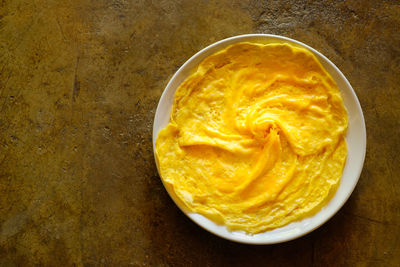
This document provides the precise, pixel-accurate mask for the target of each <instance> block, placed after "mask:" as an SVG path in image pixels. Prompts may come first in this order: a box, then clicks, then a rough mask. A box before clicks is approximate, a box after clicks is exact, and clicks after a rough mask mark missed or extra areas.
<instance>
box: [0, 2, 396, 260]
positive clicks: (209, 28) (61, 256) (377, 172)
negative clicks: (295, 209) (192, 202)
mask: <svg viewBox="0 0 400 267" xmlns="http://www.w3.org/2000/svg"><path fill="white" fill-rule="evenodd" d="M399 29H400V4H399V2H398V1H374V0H368V1H319V2H316V1H305V0H301V1H296V2H291V1H280V2H278V1H266V2H258V1H211V0H210V1H207V0H204V1H177V0H172V1H167V0H161V1H157V0H153V1H143V0H137V1H125V0H114V1H105V0H99V1H94V0H93V1H91V0H72V1H51V0H35V1H33V0H13V1H11V0H3V1H0V266H26V265H28V266H29V265H42V266H43V265H44V266H61V265H67V266H68V265H75V266H82V265H88V266H90V265H100V266H111V265H116V266H127V265H133V266H147V265H151V266H188V265H195V266H233V265H236V266H244V265H248V266H260V265H263V266H266V265H268V266H269V265H271V266H333V265H340V266H399V265H400V176H399V172H398V170H397V168H398V166H400V157H399V152H398V151H399V150H400V144H399V134H400V127H399V126H400V125H399V124H400V100H399V99H400V89H399V88H400V75H399V73H400V31H399ZM244 33H273V34H281V35H285V36H288V37H292V38H295V39H297V40H299V41H302V42H305V43H306V44H309V45H311V46H312V47H314V48H316V49H317V50H319V51H321V52H322V53H324V54H325V55H326V56H327V57H329V58H330V59H331V60H332V61H333V62H334V63H335V64H336V65H337V66H338V67H339V68H340V69H341V70H342V71H343V73H344V74H345V75H346V76H347V78H348V79H349V81H350V82H351V84H352V85H353V87H354V89H355V91H356V93H357V95H358V97H359V100H360V102H361V105H362V107H363V110H364V115H365V119H366V124H367V133H368V149H367V156H366V161H365V166H364V170H363V172H362V175H361V178H360V181H359V184H358V186H357V187H356V190H355V191H354V193H353V195H352V197H351V198H350V199H349V201H348V202H347V204H346V205H345V206H344V208H343V209H342V210H341V211H340V212H339V213H338V214H337V215H336V216H334V217H333V219H331V220H330V221H329V222H328V223H326V224H325V225H324V226H322V227H321V228H320V229H318V230H316V231H314V232H313V233H311V234H309V235H307V236H305V237H303V238H300V239H298V240H295V241H291V242H288V243H284V244H279V245H272V246H248V245H241V244H235V243H232V242H229V241H225V240H223V239H220V238H218V237H215V236H213V235H211V234H209V233H207V232H206V231H204V230H202V229H201V228H200V227H198V226H197V225H195V224H194V223H192V222H191V221H190V220H189V219H188V218H186V217H185V215H184V214H183V213H181V212H180V211H179V210H178V208H177V207H176V206H175V205H174V203H173V202H172V201H171V200H170V198H169V196H168V195H167V193H166V191H165V190H164V188H163V186H162V183H161V181H160V179H159V177H158V174H157V171H156V168H155V164H154V159H153V152H152V142H151V131H152V120H153V116H154V112H155V109H156V106H157V102H158V99H159V97H160V95H161V93H162V91H163V88H164V86H165V85H166V83H167V82H168V80H169V78H170V77H171V76H172V75H173V73H174V72H175V71H176V70H177V69H178V67H179V66H180V65H181V64H183V63H184V62H185V61H186V60H187V59H188V58H189V57H190V56H191V55H193V54H194V53H195V52H197V51H198V50H200V49H201V48H203V47H205V46H207V45H209V44H211V43H213V42H214V41H217V40H220V39H223V38H226V37H229V36H233V35H238V34H244Z"/></svg>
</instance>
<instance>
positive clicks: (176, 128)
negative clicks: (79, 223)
mask: <svg viewBox="0 0 400 267" xmlns="http://www.w3.org/2000/svg"><path fill="white" fill-rule="evenodd" d="M347 125H348V117H347V112H346V109H345V107H344V105H343V100H342V96H341V94H340V92H339V90H338V87H337V85H336V83H335V81H334V80H333V79H332V77H331V76H330V74H329V73H328V72H327V71H326V70H325V69H324V67H323V66H322V65H321V64H320V62H319V61H318V59H317V58H316V57H315V56H314V54H313V53H312V52H310V51H308V50H306V49H304V48H299V47H296V46H293V45H290V44H286V43H270V44H258V43H249V42H242V43H237V44H234V45H231V46H228V47H226V48H225V49H223V50H220V51H218V52H217V53H214V54H213V55H211V56H209V57H207V58H206V59H204V60H203V61H202V62H201V63H200V64H199V65H198V67H197V68H196V69H195V70H193V72H192V74H191V75H190V76H188V77H187V78H186V80H184V81H183V82H182V84H181V85H180V86H179V87H178V89H177V91H176V93H175V98H174V103H173V107H172V111H171V118H170V122H169V124H168V125H167V126H166V127H165V128H164V129H162V130H161V131H160V132H159V133H158V136H157V139H156V144H155V147H156V151H155V154H156V160H157V163H158V166H159V171H160V176H161V179H162V180H163V182H164V185H165V186H166V187H168V189H169V192H170V193H171V194H172V195H173V196H174V198H175V199H176V200H177V201H178V202H180V203H181V204H182V206H183V207H184V208H185V209H186V210H187V211H188V212H194V213H199V214H201V215H203V216H205V217H207V218H209V219H210V220H212V221H214V222H215V223H217V224H222V225H225V226H226V227H227V229H228V230H230V231H244V232H246V233H248V234H256V233H261V232H265V231H269V230H272V229H275V228H278V227H282V226H284V225H287V224H289V223H291V222H295V221H299V220H301V219H303V218H306V217H309V216H312V215H314V214H315V213H316V212H318V211H319V210H321V208H322V207H323V206H324V205H326V204H327V202H328V201H329V200H330V199H331V198H332V196H333V195H334V194H335V192H336V189H337V187H338V185H339V183H340V178H341V176H342V172H343V168H344V164H345V161H346V155H347V146H346V141H345V135H346V130H347Z"/></svg>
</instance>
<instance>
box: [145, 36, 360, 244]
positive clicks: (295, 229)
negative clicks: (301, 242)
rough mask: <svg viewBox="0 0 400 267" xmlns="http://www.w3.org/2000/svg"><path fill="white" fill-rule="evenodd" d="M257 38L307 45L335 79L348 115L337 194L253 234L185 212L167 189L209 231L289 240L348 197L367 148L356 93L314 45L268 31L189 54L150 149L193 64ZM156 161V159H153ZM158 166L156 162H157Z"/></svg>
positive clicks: (166, 96)
mask: <svg viewBox="0 0 400 267" xmlns="http://www.w3.org/2000/svg"><path fill="white" fill-rule="evenodd" d="M244 41H247V42H256V43H271V42H280V43H289V44H291V45H295V46H298V47H303V48H307V49H308V50H310V51H311V52H313V53H314V54H315V56H316V57H317V58H318V60H319V61H320V62H321V64H322V65H323V66H324V67H325V69H326V70H327V71H328V72H329V73H330V74H331V76H332V77H333V79H334V80H335V81H336V83H337V85H338V87H339V90H340V91H341V93H342V96H343V101H344V105H345V107H346V109H347V112H348V116H349V125H348V131H347V135H346V141H347V148H348V152H347V160H346V163H345V167H344V170H343V175H342V178H341V182H340V185H339V187H338V189H337V192H336V194H335V195H334V197H333V198H332V199H331V200H330V202H329V203H328V204H327V205H326V206H325V207H324V208H322V209H321V210H320V211H319V212H318V213H317V214H315V215H314V216H312V217H309V218H305V219H303V220H301V221H297V222H293V223H291V224H289V225H286V226H284V227H281V228H278V229H275V230H272V231H268V232H265V233H260V234H256V235H248V234H246V233H244V232H240V231H234V232H230V231H228V230H227V229H226V227H225V226H222V225H217V224H216V223H214V222H213V221H210V220H209V219H207V218H206V217H204V216H202V215H200V214H197V213H190V212H188V211H187V210H186V209H185V207H184V206H183V205H182V204H181V203H180V202H179V200H178V199H176V196H174V195H173V194H171V192H170V190H169V189H168V188H167V187H166V189H167V191H168V193H169V195H170V196H171V198H172V199H173V200H174V202H175V203H176V205H177V206H178V207H179V208H180V209H181V210H182V211H183V212H184V213H185V214H186V215H187V216H188V217H189V218H190V219H192V220H193V221H194V222H196V223H197V224H198V225H200V226H201V227H203V228H204V229H206V230H208V231H209V232H211V233H213V234H215V235H218V236H220V237H223V238H226V239H229V240H232V241H236V242H240V243H248V244H273V243H280V242H284V241H289V240H292V239H295V238H298V237H300V236H303V235H305V234H307V233H309V232H311V231H312V230H314V229H316V228H318V227H319V226H321V225H322V224H324V223H325V222H326V221H327V220H329V219H330V218H331V217H332V216H333V215H334V214H335V213H336V212H337V211H338V210H339V209H340V208H341V207H342V206H343V205H344V203H345V202H346V201H347V199H348V198H349V197H350V195H351V193H352V192H353V190H354V187H355V186H356V184H357V181H358V178H359V176H360V174H361V170H362V167H363V163H364V157H365V150H366V130H365V123H364V117H363V113H362V110H361V106H360V103H359V101H358V99H357V96H356V94H355V92H354V90H353V88H352V87H351V85H350V83H349V82H348V81H347V79H346V77H345V76H344V75H343V74H342V72H341V71H340V70H339V69H338V68H337V67H336V66H335V65H334V64H333V63H332V62H331V61H330V60H329V59H327V58H326V57H325V56H323V55H322V54H321V53H319V52H318V51H316V50H315V49H313V48H311V47H309V46H307V45H305V44H303V43H301V42H298V41H296V40H293V39H290V38H287V37H283V36H277V35H270V34H247V35H240V36H235V37H231V38H228V39H224V40H222V41H219V42H216V43H214V44H212V45H210V46H208V47H206V48H204V49H203V50H201V51H200V52H198V53H197V54H195V55H194V56H193V57H191V58H190V59H189V60H188V61H186V63H185V64H183V65H182V67H181V68H180V69H179V70H178V71H177V72H176V73H175V75H174V76H173V77H172V78H171V80H170V81H169V83H168V85H167V87H166V88H165V90H164V92H163V94H162V96H161V98H160V101H159V103H158V107H157V110H156V114H155V118H154V125H153V151H155V141H156V137H157V134H158V132H159V131H160V130H161V129H163V128H164V127H165V126H166V125H167V124H168V123H169V120H170V113H171V108H172V104H173V100H174V94H175V91H176V89H177V88H178V87H179V85H180V84H181V83H182V82H183V81H184V80H185V79H186V77H188V76H189V75H190V74H191V73H192V72H193V70H194V69H195V67H196V66H197V65H198V64H199V63H200V62H201V61H202V60H204V59H205V58H206V57H207V56H209V55H211V54H213V53H215V52H217V51H218V50H221V49H223V48H225V47H226V46H228V45H230V44H233V43H237V42H244ZM156 162H157V161H156ZM157 169H158V165H157Z"/></svg>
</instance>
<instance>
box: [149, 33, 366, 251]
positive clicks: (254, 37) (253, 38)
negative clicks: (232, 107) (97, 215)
mask: <svg viewBox="0 0 400 267" xmlns="http://www.w3.org/2000/svg"><path fill="white" fill-rule="evenodd" d="M268 39H279V41H281V42H282V41H287V42H289V43H291V44H295V45H297V46H300V47H303V48H306V49H308V50H309V51H311V52H312V53H313V54H314V55H316V56H317V58H319V60H320V59H323V60H324V61H325V62H326V64H328V65H330V67H331V68H332V70H333V71H335V72H336V73H337V74H338V75H339V77H340V78H341V79H342V80H343V82H344V83H345V87H347V88H348V89H349V93H350V94H351V97H352V98H353V101H354V104H355V106H356V112H357V113H358V115H359V116H360V122H361V129H360V130H361V133H360V134H361V140H360V146H361V150H362V151H361V155H360V159H361V160H360V161H359V162H360V163H359V165H358V166H356V167H355V168H356V175H355V176H356V178H355V179H354V181H353V183H352V184H351V185H350V188H349V189H350V190H348V192H347V194H346V195H345V196H344V197H343V198H341V199H340V203H339V204H338V205H336V206H334V207H333V209H331V211H330V212H328V214H327V215H325V216H323V217H322V219H320V220H319V222H317V223H314V224H315V225H314V226H312V227H310V228H309V229H307V230H305V231H300V232H299V231H297V232H293V234H291V235H283V236H282V237H280V238H274V239H267V240H262V238H261V239H260V238H258V239H257V238H253V237H254V236H257V234H256V235H248V234H239V235H237V234H235V233H234V232H229V231H228V234H227V233H226V231H220V230H219V229H221V227H222V228H225V226H220V225H217V224H216V223H214V222H213V221H211V220H209V219H207V218H205V217H204V216H202V215H200V214H197V213H190V212H188V211H187V210H186V209H185V207H184V206H183V204H182V203H180V202H179V200H178V199H176V198H175V197H174V195H173V194H172V192H171V191H170V189H169V188H168V187H167V186H166V184H165V183H164V181H163V179H162V178H161V174H160V171H159V166H158V162H157V157H156V150H155V142H156V138H157V135H158V132H159V130H160V129H158V128H159V127H158V125H159V123H160V122H159V116H158V115H159V114H160V112H161V106H162V103H164V102H165V101H166V97H167V96H166V95H167V93H168V92H169V91H171V90H173V95H175V92H176V90H177V88H178V87H179V85H178V86H175V88H173V87H172V84H173V83H174V81H175V79H177V77H178V76H179V75H181V73H182V72H185V71H186V69H187V68H188V66H189V65H191V64H193V61H196V60H198V58H199V57H200V60H199V62H201V61H202V60H204V59H205V58H206V57H208V56H209V55H211V54H213V53H215V52H216V51H219V50H220V49H222V48H221V47H220V46H223V45H224V46H225V47H227V46H229V45H232V44H234V43H238V42H256V43H262V40H268ZM320 61H321V60H320ZM198 64H199V63H196V65H198ZM321 64H323V63H322V62H321ZM323 65H324V64H323ZM192 68H193V67H192ZM325 68H326V67H325ZM327 71H328V70H327ZM328 73H329V74H331V75H332V72H331V71H328ZM188 75H189V74H187V75H186V76H185V78H186V77H187V76H188ZM332 76H333V75H332ZM335 81H337V80H336V79H335ZM338 87H339V86H338ZM339 90H340V91H341V93H342V96H343V90H342V89H341V88H339ZM344 100H345V99H344V98H343V101H344ZM170 108H172V107H170ZM346 108H347V107H346ZM348 113H349V112H348ZM168 115H170V112H169V114H168ZM349 125H350V122H349ZM164 127H165V126H164ZM157 129H158V130H157ZM366 142H367V137H366V127H365V119H364V114H363V111H362V108H361V105H360V102H359V100H358V98H357V95H356V93H355V91H354V89H353V87H352V86H351V84H350V83H349V81H348V80H347V78H346V77H345V76H344V74H343V73H342V72H341V71H340V70H339V68H338V67H337V66H336V65H335V64H334V63H333V62H332V61H330V60H329V59H328V58H327V57H326V56H324V55H323V54H322V53H320V52H319V51H317V50H316V49H314V48H312V47H310V46H309V45H306V44H304V43H302V42H300V41H297V40H295V39H292V38H288V37H285V36H281V35H275V34H243V35H236V36H232V37H229V38H225V39H222V40H220V41H217V42H214V43H212V44H210V45H208V46H206V47H205V48H203V49H201V50H200V51H198V52H197V53H195V54H194V55H193V56H191V57H190V58H189V59H188V60H187V61H185V63H184V64H183V65H182V66H181V67H180V68H179V69H178V70H177V71H176V72H175V73H174V75H173V76H172V77H171V78H170V80H169V82H168V83H167V85H166V87H165V88H164V90H163V92H162V95H161V97H160V99H159V101H158V104H157V109H156V112H155V114H154V120H153V132H152V143H153V154H154V159H155V162H156V167H157V172H158V174H159V176H160V179H161V181H162V183H163V186H164V188H165V189H166V190H167V192H168V194H169V196H170V197H171V199H172V200H173V201H174V203H175V204H176V205H177V206H178V208H179V209H180V210H181V211H182V212H183V213H184V214H185V215H186V216H187V217H189V218H190V219H191V220H192V221H193V222H195V223H196V224H197V225H199V226H200V227H202V228H203V229H205V230H207V231H208V232H210V233H212V234H214V235H217V236H219V237H221V238H224V239H227V240H230V241H234V242H238V243H243V244H253V245H267V244H277V243H283V242H287V241H290V240H293V239H297V238H300V237H302V236H304V235H306V234H308V233H310V232H312V231H314V230H316V229H317V228H319V227H320V226H322V225H323V224H325V223H326V222H327V221H328V220H330V219H331V218H332V217H333V216H334V215H335V214H336V213H337V212H338V211H339V210H340V209H341V208H342V207H343V205H344V204H345V203H346V202H347V200H348V199H349V198H350V196H351V194H352V192H353V191H354V188H355V187H356V185H357V183H358V180H359V178H360V175H361V172H362V169H363V165H364V161H365V154H366V145H367V144H366ZM347 146H349V145H348V144H347ZM348 154H349V151H348ZM347 164H348V158H347V159H346V163H345V167H346V165H347ZM343 173H344V169H343ZM343 173H342V177H341V179H340V183H342V179H343ZM339 187H340V184H339V186H338V189H337V191H338V190H339ZM337 191H336V192H335V195H336V194H337ZM335 195H334V196H335ZM334 196H333V197H334ZM333 197H332V198H331V199H330V200H329V202H331V201H332V199H333ZM329 202H328V203H329ZM328 203H327V204H326V205H325V206H327V205H328ZM325 206H324V207H325ZM320 212H321V211H318V212H317V213H316V214H314V215H312V216H311V217H310V218H314V217H316V216H318V214H319V213H320ZM199 216H200V217H202V218H204V219H205V220H206V221H209V222H211V223H214V224H215V225H216V226H217V227H212V228H211V227H210V226H209V225H208V223H204V221H203V220H201V219H199ZM301 221H302V220H300V221H299V222H301ZM289 225H290V224H289ZM286 226H287V225H286ZM286 226H283V227H286ZM280 228H281V227H280ZM280 228H277V229H280ZM272 231H274V230H272ZM268 232H270V231H266V232H264V233H263V234H265V233H268Z"/></svg>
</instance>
